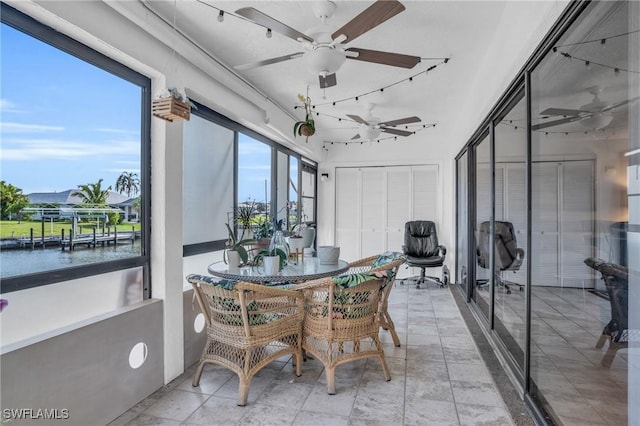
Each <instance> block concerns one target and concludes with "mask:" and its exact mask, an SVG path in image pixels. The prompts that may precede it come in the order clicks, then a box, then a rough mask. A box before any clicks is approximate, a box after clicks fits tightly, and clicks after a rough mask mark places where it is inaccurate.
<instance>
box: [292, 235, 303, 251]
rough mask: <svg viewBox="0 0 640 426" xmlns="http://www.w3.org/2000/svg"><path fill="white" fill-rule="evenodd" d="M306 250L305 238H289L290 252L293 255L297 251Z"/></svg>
mask: <svg viewBox="0 0 640 426" xmlns="http://www.w3.org/2000/svg"><path fill="white" fill-rule="evenodd" d="M303 248H304V238H302V237H289V250H290V251H291V253H295V252H296V251H302V249H303Z"/></svg>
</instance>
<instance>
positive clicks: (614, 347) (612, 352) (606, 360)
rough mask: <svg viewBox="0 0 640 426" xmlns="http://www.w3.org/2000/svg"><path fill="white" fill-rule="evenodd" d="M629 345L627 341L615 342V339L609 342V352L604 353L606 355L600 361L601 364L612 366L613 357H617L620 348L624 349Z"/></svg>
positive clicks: (607, 366)
mask: <svg viewBox="0 0 640 426" xmlns="http://www.w3.org/2000/svg"><path fill="white" fill-rule="evenodd" d="M627 346H628V345H627V343H618V342H614V341H613V340H612V341H610V342H609V349H608V350H607V353H605V354H604V356H603V357H602V361H600V365H601V366H603V367H606V368H609V367H611V364H612V363H613V359H614V358H615V357H616V353H617V352H618V349H623V348H626V347H627Z"/></svg>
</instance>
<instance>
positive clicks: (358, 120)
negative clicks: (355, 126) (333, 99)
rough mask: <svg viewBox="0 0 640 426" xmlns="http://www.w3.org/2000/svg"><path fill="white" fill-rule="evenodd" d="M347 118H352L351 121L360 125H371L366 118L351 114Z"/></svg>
mask: <svg viewBox="0 0 640 426" xmlns="http://www.w3.org/2000/svg"><path fill="white" fill-rule="evenodd" d="M347 117H349V118H350V119H352V120H353V121H356V122H358V123H360V124H366V125H369V123H367V121H366V120H365V119H364V118H362V117H360V116H358V115H351V114H347Z"/></svg>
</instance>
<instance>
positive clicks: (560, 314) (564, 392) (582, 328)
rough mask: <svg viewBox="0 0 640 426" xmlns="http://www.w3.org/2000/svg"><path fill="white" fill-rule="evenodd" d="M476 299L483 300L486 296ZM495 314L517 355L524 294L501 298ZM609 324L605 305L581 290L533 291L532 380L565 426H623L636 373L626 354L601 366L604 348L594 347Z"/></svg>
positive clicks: (521, 336)
mask: <svg viewBox="0 0 640 426" xmlns="http://www.w3.org/2000/svg"><path fill="white" fill-rule="evenodd" d="M478 294H479V295H480V296H481V297H483V298H485V300H486V297H487V295H488V291H481V292H479V293H478ZM495 309H496V312H497V316H498V320H500V321H502V323H503V324H504V325H505V327H506V329H507V330H508V331H509V333H510V334H511V335H512V336H514V340H515V341H516V342H517V344H518V345H519V346H520V349H522V346H523V344H524V312H525V311H524V293H522V292H519V291H512V293H511V294H509V295H507V294H505V293H504V292H500V293H499V294H498V297H497V298H496V308H495ZM610 319H611V307H610V303H609V301H608V300H606V299H603V298H602V297H598V296H596V295H594V294H593V293H590V292H589V291H587V290H584V289H582V288H558V287H534V289H533V302H532V325H531V327H532V340H531V348H532V361H531V374H532V378H533V380H534V382H535V383H536V385H537V386H538V387H539V388H540V391H541V392H542V393H543V394H544V395H545V397H546V399H547V401H548V403H549V406H550V408H551V410H553V411H554V412H555V414H556V416H557V417H558V418H559V419H560V420H561V421H562V423H563V424H564V425H583V424H589V425H609V426H617V425H626V424H627V422H628V419H627V400H628V391H627V389H628V370H629V368H638V367H637V366H636V367H630V357H629V351H628V350H627V349H621V350H619V351H618V352H617V354H616V356H615V358H614V360H613V363H612V364H611V365H610V366H603V365H601V361H602V358H603V357H604V355H605V353H606V351H607V349H608V347H609V345H608V343H606V344H605V345H604V346H603V347H602V348H596V347H595V345H596V342H597V340H598V338H599V337H600V335H601V334H602V329H603V327H604V326H605V324H606V323H607V322H608V321H609V320H610Z"/></svg>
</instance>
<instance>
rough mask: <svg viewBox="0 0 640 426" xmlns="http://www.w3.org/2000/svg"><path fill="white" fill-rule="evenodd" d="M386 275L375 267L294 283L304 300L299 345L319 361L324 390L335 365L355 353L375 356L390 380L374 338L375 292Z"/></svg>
mask: <svg viewBox="0 0 640 426" xmlns="http://www.w3.org/2000/svg"><path fill="white" fill-rule="evenodd" d="M391 277H392V272H391V271H390V270H387V271H376V272H368V273H361V274H348V275H344V276H340V277H333V278H324V279H320V280H315V281H311V282H308V283H305V284H301V285H299V286H297V289H298V290H300V291H302V292H303V294H304V301H305V302H304V306H305V317H304V325H303V341H302V347H303V349H304V350H305V351H306V352H307V353H310V354H311V355H313V356H314V357H315V358H316V359H318V360H319V361H320V362H322V364H323V365H324V367H325V374H326V378H327V391H328V393H329V394H335V369H336V367H337V366H338V365H340V364H344V363H346V362H351V361H355V360H359V359H364V358H378V359H379V360H380V363H381V365H382V369H383V372H384V376H385V379H386V380H391V374H390V373H389V368H388V367H387V363H386V361H385V358H384V350H383V348H382V344H381V343H380V339H379V338H378V330H379V328H380V322H379V309H380V306H381V305H380V298H381V297H382V294H383V290H384V288H385V287H386V286H387V285H389V283H390V280H391V279H392V278H391ZM344 287H346V288H344Z"/></svg>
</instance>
